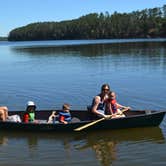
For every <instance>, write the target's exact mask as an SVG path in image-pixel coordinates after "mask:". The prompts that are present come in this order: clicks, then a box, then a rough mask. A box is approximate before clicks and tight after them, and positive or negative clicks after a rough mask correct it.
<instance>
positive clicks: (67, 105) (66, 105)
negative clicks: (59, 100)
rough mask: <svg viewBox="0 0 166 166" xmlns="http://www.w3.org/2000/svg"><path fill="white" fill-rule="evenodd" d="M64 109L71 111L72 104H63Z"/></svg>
mask: <svg viewBox="0 0 166 166" xmlns="http://www.w3.org/2000/svg"><path fill="white" fill-rule="evenodd" d="M62 109H63V110H69V109H70V104H67V103H65V104H63V106H62Z"/></svg>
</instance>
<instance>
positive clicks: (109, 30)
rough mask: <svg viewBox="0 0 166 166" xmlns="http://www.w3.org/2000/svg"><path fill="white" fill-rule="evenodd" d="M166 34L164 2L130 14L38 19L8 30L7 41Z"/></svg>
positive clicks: (165, 6)
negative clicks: (69, 18) (40, 20)
mask: <svg viewBox="0 0 166 166" xmlns="http://www.w3.org/2000/svg"><path fill="white" fill-rule="evenodd" d="M157 37H166V5H164V6H163V7H156V8H152V9H144V10H141V11H133V12H131V13H118V12H114V13H113V14H111V15H110V14H109V13H108V12H105V13H90V14H88V15H85V16H81V17H80V18H78V19H73V20H68V21H61V22H37V23H32V24H28V25H26V26H23V27H19V28H16V29H13V30H12V31H10V33H9V35H8V40H9V41H24V40H67V39H113V38H157Z"/></svg>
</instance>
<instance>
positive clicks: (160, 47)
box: [11, 42, 166, 57]
mask: <svg viewBox="0 0 166 166" xmlns="http://www.w3.org/2000/svg"><path fill="white" fill-rule="evenodd" d="M165 47H166V42H161V43H155V42H148V43H147V42H140V43H112V44H91V45H86V44H85V45H75V46H47V47H41V46H36V47H23V46H22V47H18V46H17V47H11V51H13V52H16V53H24V54H27V55H33V56H34V55H36V56H42V55H47V56H48V55H68V56H70V55H79V56H85V57H96V56H105V55H110V54H111V55H114V54H115V55H122V54H126V55H135V54H136V55H149V56H153V55H158V54H162V55H163V54H164V55H165V53H166V49H165Z"/></svg>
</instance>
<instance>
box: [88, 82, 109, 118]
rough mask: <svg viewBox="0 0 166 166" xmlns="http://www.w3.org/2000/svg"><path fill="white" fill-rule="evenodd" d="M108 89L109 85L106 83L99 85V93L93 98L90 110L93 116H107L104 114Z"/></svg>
mask: <svg viewBox="0 0 166 166" xmlns="http://www.w3.org/2000/svg"><path fill="white" fill-rule="evenodd" d="M109 91H110V86H109V85H108V84H103V85H102V87H101V93H100V94H98V95H97V96H95V98H94V99H93V102H92V106H91V112H92V113H93V115H95V117H104V118H106V117H107V115H106V114H105V104H106V103H105V101H106V99H107V98H108V93H109Z"/></svg>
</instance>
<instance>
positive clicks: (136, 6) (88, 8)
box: [0, 0, 166, 37]
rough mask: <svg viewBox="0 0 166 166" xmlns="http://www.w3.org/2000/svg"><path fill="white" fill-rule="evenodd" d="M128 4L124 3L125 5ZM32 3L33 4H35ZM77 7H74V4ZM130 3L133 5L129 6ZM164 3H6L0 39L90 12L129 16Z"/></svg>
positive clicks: (1, 15)
mask: <svg viewBox="0 0 166 166" xmlns="http://www.w3.org/2000/svg"><path fill="white" fill-rule="evenodd" d="M124 2H125V3H124ZM32 4H33V5H32ZM73 4H74V5H73ZM128 4H130V5H128ZM165 4H166V2H165V0H148V2H147V1H144V0H133V1H132V2H131V0H116V3H115V0H102V1H101V0H98V1H97V0H91V1H89V2H85V1H84V0H68V1H67V2H66V1H65V0H61V1H60V2H59V1H58V0H54V1H53V0H45V3H43V2H42V3H41V0H35V1H32V0H29V1H25V2H24V3H23V2H22V0H14V1H12V2H11V1H10V0H6V1H5V2H2V3H1V11H0V25H1V26H0V37H8V34H9V32H10V31H11V30H13V29H15V28H19V27H22V26H26V25H28V24H31V23H36V22H52V21H53V22H60V21H65V20H72V19H77V18H79V17H81V16H84V15H87V14H90V13H101V12H102V13H105V12H108V13H109V14H110V15H112V14H113V13H114V12H118V13H130V12H133V11H141V10H144V9H150V8H155V7H159V8H161V7H163V5H165Z"/></svg>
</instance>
